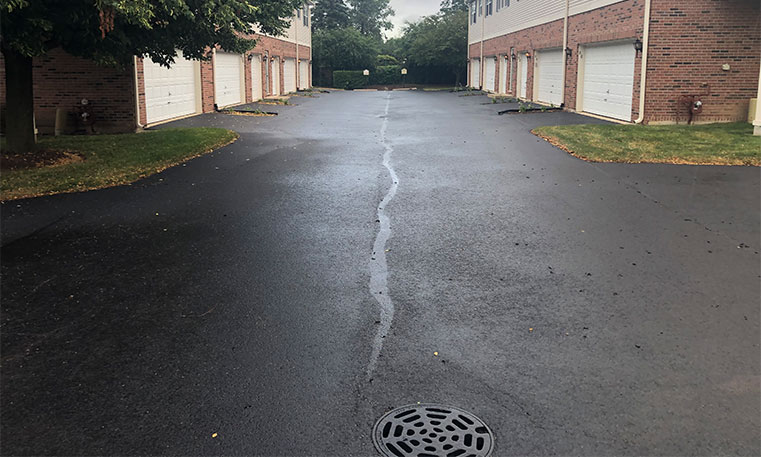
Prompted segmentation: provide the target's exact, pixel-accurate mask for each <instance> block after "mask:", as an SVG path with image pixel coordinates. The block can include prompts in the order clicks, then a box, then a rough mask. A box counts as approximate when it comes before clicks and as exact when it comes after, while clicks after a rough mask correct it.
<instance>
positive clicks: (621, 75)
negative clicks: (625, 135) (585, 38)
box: [576, 40, 636, 122]
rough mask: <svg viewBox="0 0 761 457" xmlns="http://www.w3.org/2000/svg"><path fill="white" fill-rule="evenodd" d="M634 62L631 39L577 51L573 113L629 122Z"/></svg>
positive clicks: (634, 55) (632, 96)
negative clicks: (576, 75) (575, 93)
mask: <svg viewBox="0 0 761 457" xmlns="http://www.w3.org/2000/svg"><path fill="white" fill-rule="evenodd" d="M635 59H636V51H635V49H634V46H633V45H632V43H631V40H627V41H612V42H606V43H593V44H589V45H586V46H583V47H582V48H581V51H580V52H579V65H578V68H579V75H578V80H577V85H578V90H577V96H576V110H577V111H584V112H588V113H592V114H597V115H599V116H605V117H610V118H613V119H620V120H622V121H627V122H630V121H631V120H632V104H633V98H634V62H635Z"/></svg>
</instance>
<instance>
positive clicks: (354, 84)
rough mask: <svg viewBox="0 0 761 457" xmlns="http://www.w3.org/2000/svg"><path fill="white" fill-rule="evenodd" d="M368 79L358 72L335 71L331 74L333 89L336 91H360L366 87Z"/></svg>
mask: <svg viewBox="0 0 761 457" xmlns="http://www.w3.org/2000/svg"><path fill="white" fill-rule="evenodd" d="M368 79H369V78H368V77H367V76H365V75H364V74H362V71H360V70H336V71H334V72H333V87H335V88H336V89H360V88H362V87H367V85H368V83H369V81H368Z"/></svg>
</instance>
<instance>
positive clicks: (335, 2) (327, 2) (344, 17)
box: [312, 0, 351, 32]
mask: <svg viewBox="0 0 761 457" xmlns="http://www.w3.org/2000/svg"><path fill="white" fill-rule="evenodd" d="M312 17H313V19H312V30H313V31H315V32H316V31H318V30H335V29H343V28H346V27H349V26H350V25H351V17H350V11H349V7H348V6H346V1H345V0H318V1H317V3H315V5H314V16H312Z"/></svg>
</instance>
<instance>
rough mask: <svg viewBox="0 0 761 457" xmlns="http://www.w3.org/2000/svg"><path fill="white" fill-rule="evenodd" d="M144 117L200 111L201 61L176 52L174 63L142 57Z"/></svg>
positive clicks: (166, 117) (157, 119)
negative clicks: (159, 62) (165, 64)
mask: <svg viewBox="0 0 761 457" xmlns="http://www.w3.org/2000/svg"><path fill="white" fill-rule="evenodd" d="M143 84H144V87H145V118H146V122H147V123H148V124H155V123H157V122H164V121H168V120H171V119H176V118H180V117H185V116H189V115H194V114H198V113H200V112H201V62H199V61H197V60H188V59H185V58H184V57H183V56H182V53H178V56H177V57H176V58H175V61H174V64H173V65H172V66H171V67H170V68H167V67H164V66H161V65H159V64H158V63H155V62H153V61H152V60H151V59H150V58H148V57H145V58H144V59H143Z"/></svg>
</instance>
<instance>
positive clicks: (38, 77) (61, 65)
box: [0, 49, 136, 134]
mask: <svg viewBox="0 0 761 457" xmlns="http://www.w3.org/2000/svg"><path fill="white" fill-rule="evenodd" d="M0 68H2V69H3V70H2V73H1V74H2V80H1V81H2V82H0V97H1V100H2V102H1V103H2V106H3V107H4V106H5V91H6V89H5V61H4V59H2V55H1V54H0ZM33 71H34V76H33V84H34V109H35V117H36V120H37V128H38V129H39V130H40V133H43V134H47V133H53V129H54V126H55V112H56V108H61V109H64V110H66V111H67V112H69V113H72V114H70V116H69V127H70V128H73V127H74V126H75V121H76V117H75V115H74V114H73V113H75V112H76V110H77V107H78V106H79V104H80V101H81V100H82V99H83V98H86V99H87V100H88V101H89V102H90V105H89V107H90V110H91V112H92V113H93V116H94V119H95V130H96V131H98V132H129V131H134V130H135V127H136V119H135V108H136V107H135V81H134V73H133V72H134V70H133V67H132V66H129V68H124V69H118V68H109V67H101V66H98V65H96V64H95V63H94V62H92V61H90V60H87V59H82V58H79V57H74V56H72V55H70V54H67V53H65V52H64V51H62V50H60V49H55V50H52V51H50V52H48V54H46V55H45V56H42V57H37V58H35V59H34V70H33Z"/></svg>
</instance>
